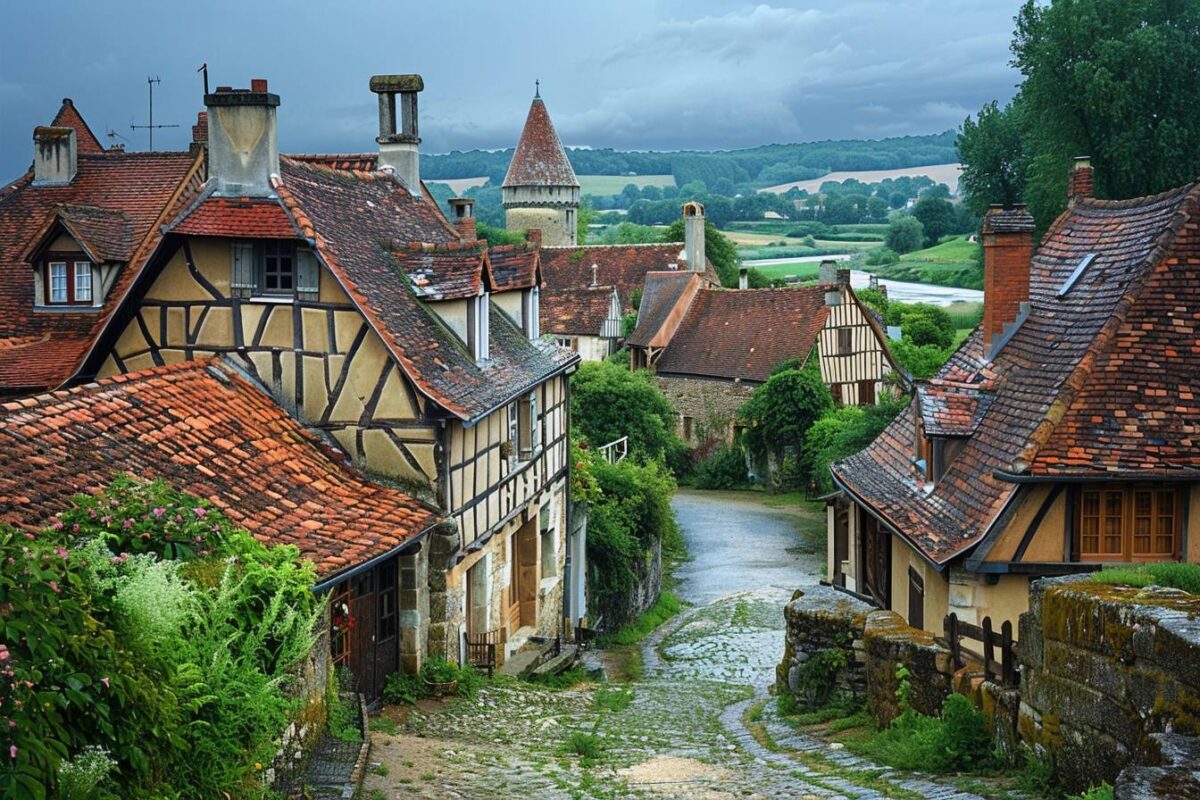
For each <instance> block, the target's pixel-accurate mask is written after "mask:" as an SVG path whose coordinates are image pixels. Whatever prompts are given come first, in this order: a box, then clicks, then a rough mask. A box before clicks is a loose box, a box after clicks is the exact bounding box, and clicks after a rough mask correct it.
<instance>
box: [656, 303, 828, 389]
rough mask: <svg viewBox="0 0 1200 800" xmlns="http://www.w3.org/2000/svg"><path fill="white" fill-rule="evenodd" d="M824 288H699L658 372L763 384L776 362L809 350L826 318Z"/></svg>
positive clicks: (660, 358)
mask: <svg viewBox="0 0 1200 800" xmlns="http://www.w3.org/2000/svg"><path fill="white" fill-rule="evenodd" d="M825 289H826V287H825V286H824V285H816V286H801V287H797V288H794V289H740V290H728V289H701V290H700V291H699V292H698V293H697V294H696V297H695V299H693V300H692V304H691V306H690V307H689V308H688V311H687V314H685V315H684V317H683V322H681V323H680V325H679V328H678V330H677V331H676V332H675V335H674V337H672V338H671V342H670V344H668V345H667V346H666V349H665V350H663V354H662V356H660V357H659V360H658V366H657V371H658V372H659V373H660V374H672V375H694V376H698V377H708V378H723V379H726V380H735V379H736V380H743V381H754V382H762V381H765V380H767V378H769V377H771V370H772V369H774V368H775V367H776V366H777V365H778V364H779V363H780V362H782V361H786V360H787V359H789V358H806V357H807V356H808V355H809V353H811V352H812V348H813V345H814V344H815V343H816V339H817V334H818V333H819V332H820V330H821V326H822V325H824V324H825V318H826V317H827V316H828V315H829V309H828V308H827V307H826V306H825Z"/></svg>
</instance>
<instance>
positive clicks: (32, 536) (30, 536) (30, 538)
mask: <svg viewBox="0 0 1200 800" xmlns="http://www.w3.org/2000/svg"><path fill="white" fill-rule="evenodd" d="M25 538H26V539H28V540H29V541H31V542H32V541H33V540H34V539H36V538H37V537H36V536H34V535H33V534H32V533H27V534H25Z"/></svg>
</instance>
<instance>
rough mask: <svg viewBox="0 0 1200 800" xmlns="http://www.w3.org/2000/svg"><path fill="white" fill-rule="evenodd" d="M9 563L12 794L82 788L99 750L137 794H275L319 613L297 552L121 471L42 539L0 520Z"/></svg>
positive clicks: (3, 629) (2, 606) (3, 709)
mask: <svg viewBox="0 0 1200 800" xmlns="http://www.w3.org/2000/svg"><path fill="white" fill-rule="evenodd" d="M114 502H115V505H114ZM159 512H161V513H159ZM127 523H129V524H127ZM182 559H192V560H190V561H184V560H182ZM0 561H3V569H0V797H31V798H44V797H46V796H47V795H48V794H49V793H50V792H51V791H53V790H55V789H57V791H58V794H59V795H62V796H68V795H67V792H68V786H67V784H66V783H64V780H69V781H74V780H75V779H76V778H78V779H79V781H80V782H78V783H72V784H71V786H75V787H80V786H83V785H84V783H83V782H82V781H83V780H84V778H87V777H88V776H90V775H92V774H94V772H93V767H94V768H95V771H98V770H99V766H98V764H99V761H98V760H97V759H96V758H94V757H93V756H94V755H95V754H94V753H93V754H92V755H91V756H88V755H87V753H89V752H90V751H86V750H85V749H84V748H86V747H88V746H97V747H103V748H105V749H106V751H107V754H108V755H106V756H105V757H106V758H107V757H108V756H111V758H112V760H113V762H114V763H115V765H116V766H115V769H116V771H117V775H116V777H115V778H114V779H113V780H114V781H115V782H116V783H117V785H119V786H120V787H121V789H122V795H121V796H122V797H128V796H133V797H137V796H154V797H161V796H164V795H167V796H169V795H172V794H179V795H182V796H186V797H218V796H223V795H222V793H228V794H229V795H230V796H232V797H251V796H255V795H257V794H261V792H262V784H261V781H259V780H258V771H257V768H256V767H255V763H256V762H258V763H265V762H268V761H269V760H270V759H271V757H272V756H273V755H274V752H275V749H276V744H275V737H277V736H278V734H279V732H280V730H281V729H282V727H283V726H284V725H285V724H286V721H287V718H288V713H289V711H290V709H291V704H292V700H291V699H290V698H289V696H288V693H287V689H288V681H289V679H290V677H291V675H292V670H293V667H294V665H296V664H297V663H298V662H299V661H300V660H301V659H302V658H303V657H304V656H305V655H306V654H307V653H308V651H309V649H310V648H311V647H312V645H313V630H314V625H315V622H316V619H317V615H318V604H317V600H316V598H315V597H314V595H313V593H312V585H313V580H314V573H313V569H312V566H311V565H309V564H307V563H304V562H301V561H300V559H299V553H298V552H297V550H296V549H295V548H293V547H276V548H268V547H266V546H264V545H263V544H261V543H260V542H258V541H257V540H255V539H254V538H253V537H251V536H250V535H249V534H247V533H245V532H244V531H241V530H239V529H237V528H235V527H234V526H233V525H232V524H231V523H230V522H229V521H228V519H226V518H225V517H224V516H223V515H222V514H220V513H219V512H218V511H216V510H214V509H211V508H209V507H207V506H206V505H205V504H204V503H203V502H202V501H200V500H197V499H196V498H193V497H190V496H188V495H186V494H182V493H179V492H176V491H174V490H172V489H170V487H167V486H165V485H164V484H161V483H146V482H138V481H135V480H133V479H130V478H119V479H117V480H116V481H114V483H113V485H112V486H111V487H110V489H109V490H107V491H104V492H101V493H99V494H97V495H95V496H93V497H81V498H76V499H75V501H74V502H73V506H72V508H71V509H69V510H67V511H64V512H63V513H62V514H61V515H59V516H58V517H56V518H55V520H54V522H53V523H52V525H51V527H50V528H49V529H47V530H45V531H43V532H41V533H39V534H32V533H25V532H20V531H16V530H13V529H11V528H5V527H0ZM71 753H76V754H78V755H76V757H75V759H73V760H68V757H69V756H70V754H71ZM81 759H82V760H81ZM76 762H78V763H76ZM64 765H65V766H64ZM64 775H65V776H67V777H66V778H64V777H63V776H64ZM101 780H103V778H102V777H101V778H98V779H97V783H99V782H100V781H101ZM70 791H75V789H70ZM89 791H90V790H89ZM71 796H84V795H80V794H75V795H71Z"/></svg>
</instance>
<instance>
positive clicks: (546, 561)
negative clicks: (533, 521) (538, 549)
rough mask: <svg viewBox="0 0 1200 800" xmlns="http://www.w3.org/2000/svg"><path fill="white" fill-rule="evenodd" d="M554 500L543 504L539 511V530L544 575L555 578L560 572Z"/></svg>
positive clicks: (544, 576)
mask: <svg viewBox="0 0 1200 800" xmlns="http://www.w3.org/2000/svg"><path fill="white" fill-rule="evenodd" d="M553 512H554V501H553V500H551V501H548V502H546V503H543V504H542V508H541V511H539V512H538V530H539V531H541V536H542V542H541V544H542V577H543V578H553V577H554V576H555V575H557V574H558V546H557V541H556V537H555V535H554V527H555V526H554V519H555V515H554V513H553Z"/></svg>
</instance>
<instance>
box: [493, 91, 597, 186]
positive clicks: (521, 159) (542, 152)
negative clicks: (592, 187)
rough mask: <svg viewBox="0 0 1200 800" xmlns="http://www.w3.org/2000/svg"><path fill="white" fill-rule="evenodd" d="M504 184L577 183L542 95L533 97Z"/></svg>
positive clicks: (546, 184)
mask: <svg viewBox="0 0 1200 800" xmlns="http://www.w3.org/2000/svg"><path fill="white" fill-rule="evenodd" d="M502 185H503V186H579V179H578V178H576V177H575V170H574V169H572V168H571V162H570V161H569V160H567V151H566V150H564V149H563V146H562V142H560V141H559V140H558V133H557V132H556V131H555V130H554V123H552V122H551V121H550V114H549V113H548V112H547V111H546V104H545V103H543V102H542V98H540V97H535V98H533V103H532V104H531V105H530V106H529V116H527V117H526V118H525V127H524V128H523V129H522V130H521V138H520V139H519V140H518V141H517V147H516V149H515V150H514V151H513V157H512V161H510V162H509V164H508V173H507V174H506V175H505V176H504V183H503V184H502Z"/></svg>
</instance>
